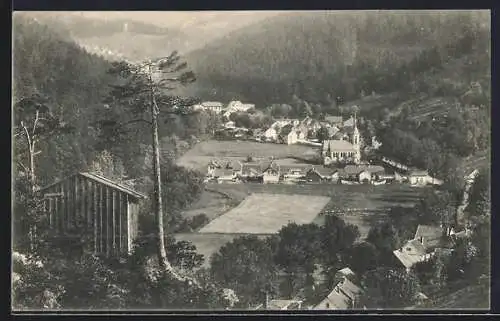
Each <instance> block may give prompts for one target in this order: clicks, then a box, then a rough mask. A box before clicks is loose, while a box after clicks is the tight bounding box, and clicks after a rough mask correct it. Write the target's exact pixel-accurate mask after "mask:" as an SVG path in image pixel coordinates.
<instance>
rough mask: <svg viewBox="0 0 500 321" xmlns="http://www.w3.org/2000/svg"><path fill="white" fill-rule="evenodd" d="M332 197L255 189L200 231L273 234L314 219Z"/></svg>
mask: <svg viewBox="0 0 500 321" xmlns="http://www.w3.org/2000/svg"><path fill="white" fill-rule="evenodd" d="M329 201H330V198H329V197H325V196H310V195H286V194H261V193H256V194H252V195H250V196H248V197H247V198H245V200H244V201H243V202H241V203H240V205H238V206H237V207H235V208H233V209H232V210H230V211H229V212H228V213H226V214H224V215H222V216H220V217H218V218H216V219H215V220H213V221H211V222H210V223H208V225H206V226H204V227H203V228H202V229H201V230H200V231H199V232H200V233H242V234H273V233H277V232H278V231H279V230H280V229H281V228H282V227H283V226H285V225H287V224H288V223H290V222H295V223H297V224H299V225H300V224H307V223H311V222H312V221H313V220H314V219H315V218H316V216H317V215H318V213H319V212H320V211H321V210H322V209H323V207H325V205H326V204H327V203H328V202H329Z"/></svg>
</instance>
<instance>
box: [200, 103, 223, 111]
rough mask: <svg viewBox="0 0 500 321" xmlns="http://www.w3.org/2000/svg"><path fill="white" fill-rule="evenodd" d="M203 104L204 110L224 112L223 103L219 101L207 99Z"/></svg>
mask: <svg viewBox="0 0 500 321" xmlns="http://www.w3.org/2000/svg"><path fill="white" fill-rule="evenodd" d="M201 106H202V108H203V109H204V110H206V111H211V112H214V113H217V114H219V113H221V112H222V107H223V105H222V103H221V102H218V101H205V102H202V103H201Z"/></svg>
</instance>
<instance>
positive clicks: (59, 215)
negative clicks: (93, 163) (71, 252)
mask: <svg viewBox="0 0 500 321" xmlns="http://www.w3.org/2000/svg"><path fill="white" fill-rule="evenodd" d="M40 192H41V194H42V196H43V197H44V199H45V208H46V210H47V215H48V219H49V222H50V226H51V227H52V228H53V229H54V230H55V231H57V232H58V234H63V233H64V234H67V233H68V232H69V231H74V230H75V229H78V230H81V231H82V232H84V231H86V233H88V234H87V236H89V238H90V239H92V241H91V244H89V246H90V248H91V249H93V251H94V253H96V254H103V255H106V256H111V255H120V254H125V253H130V251H131V250H132V244H133V241H134V239H135V237H136V236H137V230H138V214H139V204H140V201H141V200H143V199H146V198H147V197H146V196H145V195H144V194H141V193H139V192H137V191H134V190H132V189H131V188H130V187H128V186H126V185H124V184H120V183H117V182H114V181H112V180H110V179H107V178H105V177H102V176H100V175H97V174H94V173H86V172H80V173H77V174H74V175H71V176H69V177H66V178H65V179H62V180H60V181H58V182H55V183H53V184H51V185H49V186H46V187H44V188H42V189H40ZM90 236H92V237H90Z"/></svg>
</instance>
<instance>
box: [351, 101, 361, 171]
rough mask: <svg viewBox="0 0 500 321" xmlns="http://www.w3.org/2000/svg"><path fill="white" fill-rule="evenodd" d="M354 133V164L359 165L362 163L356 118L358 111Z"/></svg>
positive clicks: (355, 120)
mask: <svg viewBox="0 0 500 321" xmlns="http://www.w3.org/2000/svg"><path fill="white" fill-rule="evenodd" d="M353 125H354V132H353V135H352V136H353V137H352V144H353V146H354V149H355V155H354V162H355V163H356V164H359V162H360V161H361V142H360V136H361V135H360V133H359V130H358V120H357V117H356V111H354V124H353Z"/></svg>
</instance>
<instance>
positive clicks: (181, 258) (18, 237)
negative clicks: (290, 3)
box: [11, 10, 491, 313]
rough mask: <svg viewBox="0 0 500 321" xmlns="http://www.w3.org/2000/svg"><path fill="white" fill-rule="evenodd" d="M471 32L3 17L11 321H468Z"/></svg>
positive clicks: (478, 259) (211, 20)
mask: <svg viewBox="0 0 500 321" xmlns="http://www.w3.org/2000/svg"><path fill="white" fill-rule="evenodd" d="M490 24H491V21H490V11H489V10H475V11H471V10H448V11H443V10H439V11H433V10H427V11H423V10H356V11H342V10H339V11H332V10H323V11H183V12H174V11H155V12H147V11H136V12H134V11H114V12H95V11H85V12H83V11H82V12H76V11H72V12H69V11H68V12H63V11H53V12H51V11H45V12H35V11H17V12H14V13H13V19H12V111H13V112H12V173H13V175H12V190H13V193H12V195H13V196H12V212H11V213H12V264H11V267H12V273H11V280H12V284H11V289H12V290H11V302H12V306H11V309H12V311H13V312H19V311H80V312H86V311H87V312H88V311H107V312H109V311H118V310H121V311H137V310H141V311H144V310H155V311H158V310H160V311H174V310H175V311H200V310H202V311H208V312H209V313H210V312H213V313H215V312H217V311H231V310H233V311H262V312H265V311H276V310H292V311H301V310H305V311H307V310H308V311H312V310H317V311H323V312H325V313H335V312H336V311H337V312H338V311H342V310H355V311H359V313H366V312H369V311H374V310H405V311H408V312H411V311H412V310H426V311H435V310H449V311H451V312H453V311H458V312H460V311H462V312H463V311H466V310H467V309H469V310H488V309H489V307H490V278H491V267H490V262H491V254H490V239H491V223H490V222H491V220H490V219H491V191H490V169H491V161H490V152H491V140H490V137H491V127H490V118H491V117H490V110H491V28H490ZM379 312H380V311H379Z"/></svg>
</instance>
